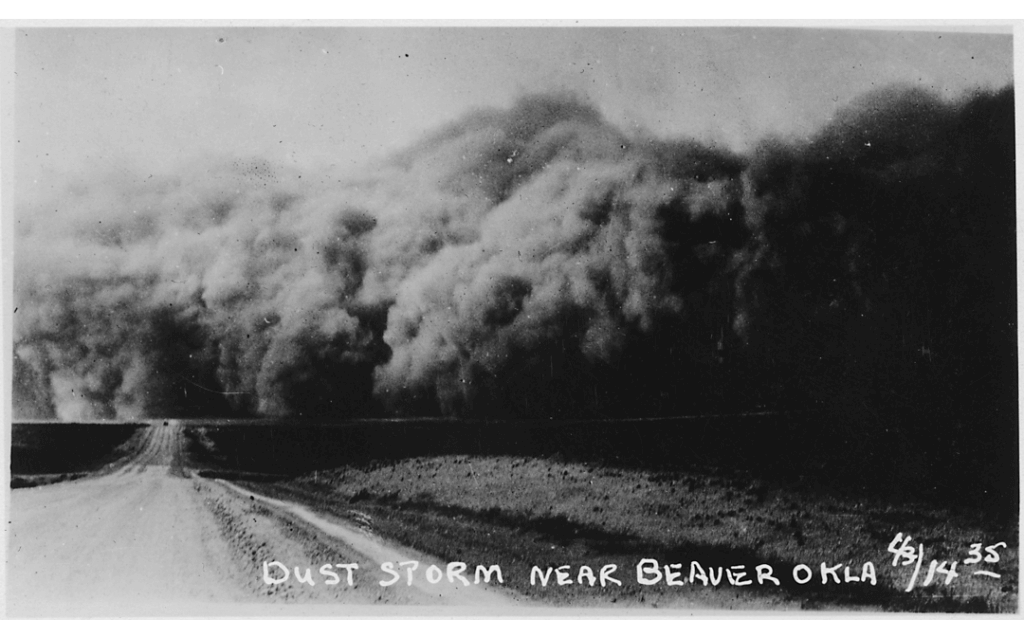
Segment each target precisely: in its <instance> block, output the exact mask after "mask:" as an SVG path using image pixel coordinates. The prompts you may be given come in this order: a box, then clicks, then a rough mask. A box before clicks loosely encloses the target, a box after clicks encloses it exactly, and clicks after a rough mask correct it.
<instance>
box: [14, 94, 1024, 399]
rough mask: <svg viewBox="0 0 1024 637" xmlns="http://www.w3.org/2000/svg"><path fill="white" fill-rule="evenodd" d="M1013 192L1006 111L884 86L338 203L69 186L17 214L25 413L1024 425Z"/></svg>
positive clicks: (427, 170)
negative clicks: (937, 401) (754, 141)
mask: <svg viewBox="0 0 1024 637" xmlns="http://www.w3.org/2000/svg"><path fill="white" fill-rule="evenodd" d="M1013 176H1014V169H1013V93H1012V89H1010V88H1007V89H1005V90H1003V91H1002V92H1000V93H997V94H978V95H975V96H972V97H970V98H965V99H962V100H960V101H957V102H955V103H949V102H945V101H942V100H940V99H938V98H937V97H935V96H933V95H931V94H928V93H924V92H921V91H917V90H903V89H887V90H884V91H881V92H878V93H875V94H872V95H869V96H866V97H865V98H864V99H863V100H862V101H861V102H859V103H857V104H854V105H852V106H850V107H849V108H848V109H846V110H845V111H843V112H842V113H841V114H840V116H838V117H837V118H835V119H834V120H833V121H832V122H831V123H830V124H829V125H828V126H826V127H825V128H824V129H823V130H822V131H821V132H820V133H818V134H817V135H816V136H814V137H813V138H812V139H810V140H808V141H806V142H799V143H797V142H782V141H771V140H768V141H765V142H763V143H761V144H760V145H758V146H757V147H756V149H755V150H754V151H753V152H752V153H750V154H749V156H739V155H735V154H732V153H729V152H724V151H721V150H717V149H714V148H710V147H706V146H703V145H701V144H698V143H696V142H692V141H686V140H682V141H680V140H658V139H652V138H643V137H637V136H630V135H626V134H624V133H622V132H621V131H619V130H616V129H615V128H614V127H612V126H610V125H609V124H608V123H606V122H605V121H603V119H602V117H601V115H600V113H599V112H598V110H597V109H596V108H595V107H593V106H591V105H589V104H587V103H584V102H582V101H580V100H578V99H575V98H571V97H565V96H560V95H542V96H535V97H530V98H526V99H523V100H521V101H520V102H519V103H518V104H516V105H515V106H514V107H512V108H510V109H508V110H495V111H486V112H478V113H475V114H471V115H469V116H467V117H466V118H464V119H463V120H461V121H459V122H456V123H454V124H452V125H450V126H449V127H447V128H445V129H443V130H440V131H438V132H436V133H434V134H433V135H431V136H429V137H427V138H426V139H424V140H423V141H422V142H420V143H419V144H417V145H415V146H413V147H411V148H409V149H407V150H406V151H404V152H402V153H400V154H398V155H397V156H395V157H393V158H391V159H390V160H389V161H387V162H384V163H382V164H380V165H375V166H372V167H369V168H367V169H366V170H365V171H364V172H363V173H362V174H358V175H353V176H351V177H350V178H347V179H343V180H331V179H328V178H327V177H326V176H321V175H310V174H298V173H296V172H295V171H292V170H289V169H285V168H281V167H277V166H271V165H269V164H267V163H265V162H261V161H258V160H252V161H244V162H226V163H223V164H216V163H209V164H207V165H197V166H193V167H191V168H190V169H189V170H187V171H184V172H182V173H181V174H178V175H175V176H173V177H155V176H145V175H130V176H129V175H123V174H119V175H108V176H106V177H103V178H98V179H95V180H86V181H81V182H79V183H75V184H72V185H70V186H69V187H67V188H66V189H64V190H63V191H62V194H61V196H60V197H57V198H55V199H54V200H52V201H47V202H33V203H32V204H31V205H23V206H21V207H20V208H19V209H18V210H17V214H16V222H17V223H16V232H17V238H16V268H15V305H16V306H17V307H18V308H19V309H18V313H17V315H16V316H15V319H16V323H15V386H14V390H15V391H14V398H15V410H16V414H20V415H22V416H38V417H54V416H56V417H58V418H61V419H86V418H135V417H139V416H144V415H149V416H171V415H174V416H200V415H211V416H212V415H227V414H265V415H304V416H374V415H386V414H397V415H439V414H444V415H458V416H488V417H497V418H500V417H508V418H516V417H549V416H550V417H568V416H574V417H594V416H653V415H678V414H684V413H693V412H695V411H697V410H707V409H712V410H736V409H737V408H740V409H742V408H753V407H763V406H776V407H778V406H783V407H793V406H808V405H810V406H818V407H820V406H826V407H832V408H835V409H836V410H837V413H838V412H839V411H843V410H848V409H849V408H854V409H855V410H856V411H857V413H861V412H864V413H867V412H866V411H865V406H866V407H867V408H868V409H867V411H871V410H872V409H875V408H876V407H878V406H880V405H882V406H885V405H891V406H894V408H898V406H899V405H900V404H902V402H901V401H904V402H907V403H910V402H917V399H918V398H927V399H929V400H930V397H934V396H937V397H941V402H942V404H943V405H947V404H951V403H952V402H953V401H954V400H955V399H956V398H957V397H965V396H968V395H969V396H970V399H969V403H970V405H979V404H994V403H999V404H1000V405H1003V404H1004V403H1006V401H1007V400H1009V399H1012V400H1013V404H1015V394H1014V396H1009V395H1007V392H1010V391H1011V390H1010V389H1009V388H1010V387H1015V380H1014V379H1015V373H1016V372H1015V364H1016V359H1015V331H1014V329H1013V327H1012V323H1013V321H1014V320H1015V319H1014V315H1015V312H1014V307H1015V299H1014V293H1015V285H1014V283H1013V280H1012V279H1013V277H1014V274H1013V273H1014V271H1015V269H1014V233H1013V230H1014V182H1013ZM1013 391H1015V390H1013ZM1000 401H1001V402H1000Z"/></svg>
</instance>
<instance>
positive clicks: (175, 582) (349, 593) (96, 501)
mask: <svg viewBox="0 0 1024 637" xmlns="http://www.w3.org/2000/svg"><path fill="white" fill-rule="evenodd" d="M143 435H144V436H145V440H144V444H143V445H142V446H141V450H140V451H139V453H138V454H137V455H136V456H135V457H134V458H133V459H132V460H131V461H129V462H128V463H127V464H125V465H123V466H122V467H121V468H119V469H118V470H117V471H115V472H113V473H111V474H109V475H104V476H98V477H94V478H88V479H83V480H79V481H76V482H65V483H59V484H53V485H47V486H42V487H35V488H28V489H16V490H14V491H13V492H12V494H11V499H10V511H9V517H10V520H9V524H8V529H9V533H8V541H9V544H8V561H7V565H6V566H7V568H6V569H5V570H6V572H7V603H8V607H7V613H8V614H9V615H12V616H26V615H28V616H38V615H44V616H126V615H151V616H152V615H182V614H184V615H200V614H207V613H218V612H238V610H237V609H238V608H239V607H238V606H237V605H238V604H254V603H255V604H261V605H265V604H267V603H268V602H270V603H273V602H312V603H318V604H317V606H316V609H317V610H316V612H317V613H330V612H332V609H333V608H336V607H337V606H338V605H339V604H415V605H422V604H431V605H432V604H441V605H453V604H454V605H464V606H465V605H468V606H473V607H488V608H495V607H500V606H503V605H507V604H509V603H510V601H511V598H510V597H509V596H507V595H505V594H504V593H503V592H502V591H498V590H495V589H493V588H491V587H486V586H483V585H479V586H477V585H473V586H463V585H461V584H455V585H450V584H447V582H446V581H443V582H440V583H439V584H436V585H432V584H429V583H427V582H426V581H425V579H424V578H423V577H422V573H423V572H424V570H425V569H426V567H427V566H428V565H429V564H437V565H439V566H440V567H441V568H442V569H443V568H444V562H443V561H441V560H438V559H433V558H431V557H430V556H426V555H422V554H419V553H417V552H415V551H411V550H409V549H406V548H404V547H400V546H395V545H393V544H391V543H388V542H385V541H384V540H382V539H381V538H379V537H376V536H374V535H373V534H372V533H370V532H367V530H366V529H365V528H361V527H360V525H356V524H352V523H351V522H347V521H345V520H342V519H338V518H331V519H326V518H325V517H323V516H321V515H317V514H315V513H313V512H312V511H309V510H308V509H305V508H304V507H301V506H299V505H295V504H292V503H288V502H282V501H278V500H271V499H269V498H262V497H260V496H256V495H255V494H250V493H248V492H246V491H244V490H241V489H238V488H237V487H234V486H233V485H228V484H227V483H221V482H219V481H211V480H206V479H203V478H199V477H197V476H192V475H189V472H188V471H187V470H185V469H183V467H182V463H181V460H182V458H181V444H182V439H183V436H182V428H181V427H180V426H179V425H178V424H177V423H173V422H172V423H170V424H169V425H166V426H164V425H162V424H161V423H156V424H153V425H151V426H150V427H149V428H148V429H147V430H145V431H144V433H143ZM405 560H417V561H418V562H420V563H421V564H422V567H421V570H420V571H419V573H417V576H418V577H417V578H416V580H415V581H414V583H413V585H407V584H406V581H405V579H404V578H403V580H402V581H401V582H400V583H398V584H396V585H391V586H387V587H383V586H381V585H380V581H381V580H386V579H390V578H388V577H386V576H385V574H383V573H382V572H381V571H380V570H379V565H380V563H381V562H382V561H394V562H398V561H405ZM275 561H276V562H278V563H279V564H281V565H284V566H285V567H287V568H288V569H290V570H291V571H292V575H290V576H289V578H288V581H287V582H283V583H280V584H267V583H266V582H265V581H264V577H263V576H264V563H265V562H266V563H271V562H275ZM350 563H357V564H359V568H358V569H357V570H356V571H355V572H354V581H353V585H351V586H350V585H348V583H347V582H346V581H345V571H344V570H342V569H338V568H334V569H333V570H335V571H336V572H338V573H339V575H340V579H341V582H338V583H334V584H332V583H331V582H332V580H334V579H336V578H333V577H327V576H325V574H323V571H321V570H320V569H321V568H322V565H324V564H350ZM307 568H308V569H310V577H308V578H305V579H306V580H307V581H298V578H297V577H295V576H294V572H295V569H299V572H300V573H303V572H305V570H306V569H307ZM267 573H268V574H269V575H270V576H271V578H272V579H274V580H280V579H282V578H283V572H282V569H281V567H280V566H275V565H272V566H270V567H269V570H268V571H267ZM309 581H311V582H312V584H310V583H309ZM263 607H265V606H261V608H263ZM292 608H294V607H292ZM281 610H286V611H287V609H281ZM337 612H343V611H337ZM371 612H373V611H371Z"/></svg>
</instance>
